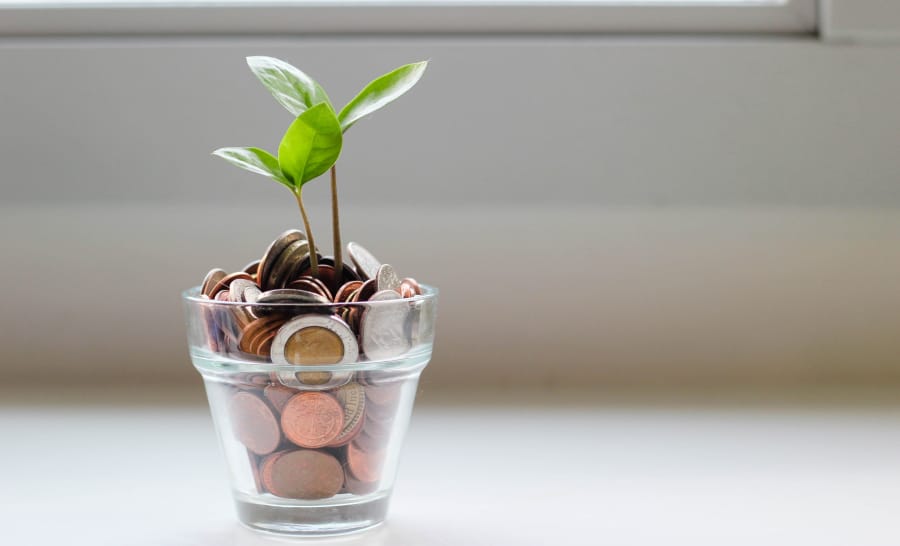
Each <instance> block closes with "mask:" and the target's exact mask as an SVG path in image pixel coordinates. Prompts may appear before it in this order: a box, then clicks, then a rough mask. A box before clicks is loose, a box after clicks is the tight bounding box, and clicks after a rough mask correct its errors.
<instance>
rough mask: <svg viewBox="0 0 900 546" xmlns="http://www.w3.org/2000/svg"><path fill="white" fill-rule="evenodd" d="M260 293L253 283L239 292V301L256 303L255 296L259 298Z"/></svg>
mask: <svg viewBox="0 0 900 546" xmlns="http://www.w3.org/2000/svg"><path fill="white" fill-rule="evenodd" d="M260 294H262V290H260V289H259V287H258V286H256V285H255V284H254V285H252V286H248V287H247V288H245V289H244V291H243V292H241V301H243V302H246V303H256V300H257V298H259V296H260Z"/></svg>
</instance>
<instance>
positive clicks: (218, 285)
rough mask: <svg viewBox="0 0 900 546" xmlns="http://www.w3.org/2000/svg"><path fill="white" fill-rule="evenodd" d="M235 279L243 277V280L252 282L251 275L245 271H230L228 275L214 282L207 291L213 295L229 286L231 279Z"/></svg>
mask: <svg viewBox="0 0 900 546" xmlns="http://www.w3.org/2000/svg"><path fill="white" fill-rule="evenodd" d="M237 279H244V280H247V281H250V282H253V277H251V276H250V275H248V274H247V273H244V272H243V271H238V272H236V273H231V274H229V275H226V276H225V277H224V278H222V279H221V280H220V281H219V282H218V283H216V285H215V286H213V288H212V289H211V290H210V291H209V293H210V295H213V296H214V295H216V294H218V293H219V292H220V291H221V290H225V289H226V288H228V287H229V286H231V281H234V280H237Z"/></svg>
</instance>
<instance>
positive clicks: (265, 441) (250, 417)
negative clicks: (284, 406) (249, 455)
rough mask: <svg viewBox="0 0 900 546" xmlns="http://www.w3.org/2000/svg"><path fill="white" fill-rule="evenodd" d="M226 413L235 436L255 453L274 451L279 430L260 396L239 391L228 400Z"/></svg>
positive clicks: (273, 416)
mask: <svg viewBox="0 0 900 546" xmlns="http://www.w3.org/2000/svg"><path fill="white" fill-rule="evenodd" d="M228 415H229V417H230V419H231V430H232V432H234V436H235V438H237V440H238V441H239V442H241V443H242V444H244V445H245V446H246V447H247V449H249V450H250V451H252V452H253V453H256V454H257V455H266V454H268V453H271V452H273V451H275V448H277V447H278V444H279V443H280V442H281V431H280V430H279V428H278V420H277V419H276V418H275V414H274V413H273V412H272V408H270V407H269V405H268V404H266V403H265V401H263V400H262V399H261V398H260V397H258V396H256V395H255V394H251V393H249V392H245V391H241V392H238V393H236V394H234V395H233V396H232V397H231V400H230V401H229V402H228Z"/></svg>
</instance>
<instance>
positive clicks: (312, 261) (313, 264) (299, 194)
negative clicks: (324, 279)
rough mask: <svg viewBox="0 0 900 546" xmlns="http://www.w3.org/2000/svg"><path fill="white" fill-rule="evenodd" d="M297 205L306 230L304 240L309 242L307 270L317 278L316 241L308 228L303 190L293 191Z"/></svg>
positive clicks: (317, 258)
mask: <svg viewBox="0 0 900 546" xmlns="http://www.w3.org/2000/svg"><path fill="white" fill-rule="evenodd" d="M294 196H295V197H296V198H297V204H298V205H299V206H300V215H301V216H303V227H304V228H305V229H306V240H307V241H309V268H310V270H311V273H312V276H313V277H316V278H318V277H319V257H318V255H316V241H315V240H314V239H313V234H312V230H311V229H310V228H309V217H308V216H307V215H306V207H304V206H303V188H297V189H295V190H294Z"/></svg>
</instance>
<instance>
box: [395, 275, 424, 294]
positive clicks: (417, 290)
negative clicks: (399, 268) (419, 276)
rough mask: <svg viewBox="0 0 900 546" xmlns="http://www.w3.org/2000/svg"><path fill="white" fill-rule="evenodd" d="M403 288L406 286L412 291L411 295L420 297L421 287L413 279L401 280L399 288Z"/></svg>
mask: <svg viewBox="0 0 900 546" xmlns="http://www.w3.org/2000/svg"><path fill="white" fill-rule="evenodd" d="M403 286H406V287H408V288H409V289H410V290H412V293H413V295H416V296H421V295H422V287H421V286H420V285H419V283H418V282H417V281H416V279H413V278H412V277H406V278H405V279H403V280H401V281H400V287H401V288H402V287H403Z"/></svg>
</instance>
